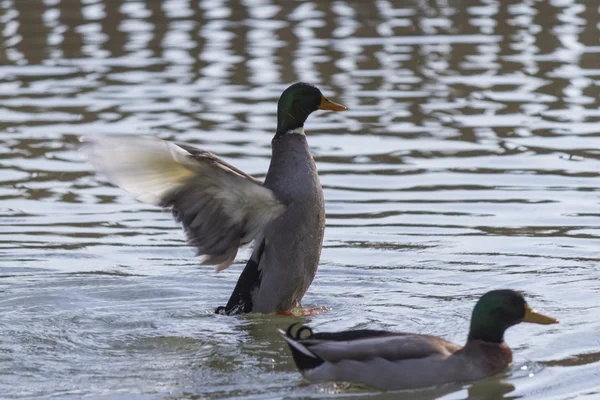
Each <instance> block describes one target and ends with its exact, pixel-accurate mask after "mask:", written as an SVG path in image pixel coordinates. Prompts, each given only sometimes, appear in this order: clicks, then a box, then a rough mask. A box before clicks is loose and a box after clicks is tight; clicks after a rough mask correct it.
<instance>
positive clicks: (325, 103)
mask: <svg viewBox="0 0 600 400" xmlns="http://www.w3.org/2000/svg"><path fill="white" fill-rule="evenodd" d="M347 109H348V108H347V107H346V106H343V105H341V104H338V103H336V102H334V101H331V100H329V99H328V98H327V97H325V96H321V103H320V104H319V110H329V111H346V110H347Z"/></svg>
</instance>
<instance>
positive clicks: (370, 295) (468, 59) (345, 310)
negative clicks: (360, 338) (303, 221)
mask: <svg viewBox="0 0 600 400" xmlns="http://www.w3.org/2000/svg"><path fill="white" fill-rule="evenodd" d="M0 10H1V12H0V32H1V35H2V41H3V46H2V47H1V49H0V61H1V63H0V64H1V65H0V131H1V133H0V138H1V141H0V180H1V182H2V185H1V186H0V234H1V236H0V263H1V269H0V393H2V396H1V397H3V398H17V397H24V398H49V397H59V398H80V397H82V396H84V397H86V398H94V399H96V398H117V399H155V398H156V399H158V398H167V399H178V398H192V399H209V398H211V399H213V398H238V399H270V398H273V399H275V398H287V399H307V398H353V399H360V398H369V399H373V398H377V399H379V398H398V396H399V395H398V394H393V395H392V394H381V393H379V392H377V391H374V390H372V389H369V388H361V387H355V386H347V385H334V384H328V383H324V384H317V385H314V384H313V385H308V384H306V382H303V381H302V379H301V377H300V375H299V374H298V373H297V372H296V370H295V369H294V366H293V362H292V359H291V357H290V354H289V352H288V350H287V349H286V348H285V346H284V344H283V342H282V340H281V339H280V338H279V337H278V335H277V333H276V331H275V329H276V328H277V327H285V326H287V325H288V324H290V323H291V322H294V321H298V320H303V321H305V322H309V323H310V324H311V326H313V327H314V328H316V329H317V330H340V329H348V328H359V327H368V328H385V329H396V330H403V331H414V332H419V333H426V334H437V335H441V336H443V337H445V338H447V339H449V340H453V341H457V342H463V341H464V340H465V337H466V334H467V324H468V319H469V316H470V311H471V308H472V307H473V305H474V302H475V300H476V299H477V297H478V296H479V295H480V294H482V293H484V292H485V291H487V290H489V289H492V288H513V289H517V290H520V291H522V292H524V293H525V295H526V297H527V298H528V299H529V302H530V304H531V305H532V306H533V307H534V308H537V309H538V310H540V311H542V312H544V313H546V314H549V315H552V316H554V317H556V318H558V319H559V320H560V324H559V325H553V326H537V325H526V324H523V325H520V326H517V327H514V328H512V329H510V331H509V332H508V334H507V337H506V339H507V342H508V343H509V345H510V346H511V347H512V348H513V350H514V351H515V361H514V364H513V366H512V367H511V368H509V369H508V370H507V371H506V372H505V373H503V374H501V375H499V376H496V377H493V378H490V379H487V380H485V381H482V382H479V383H475V384H467V385H451V386H448V387H444V388H439V389H430V390H422V391H415V392H409V393H403V394H402V397H403V398H411V399H412V398H414V399H426V398H436V397H438V398H442V399H446V400H451V399H463V398H473V399H475V398H477V399H482V398H485V399H496V398H527V399H544V400H546V399H572V398H582V399H583V398H590V399H592V398H598V396H600V373H599V372H598V360H600V333H599V332H600V322H598V321H600V307H599V305H598V294H599V292H600V280H599V279H598V278H599V273H598V263H599V261H600V251H599V250H598V243H599V242H598V240H599V237H600V212H599V211H598V210H599V208H598V205H599V203H600V190H599V188H600V172H599V171H600V151H599V150H598V149H599V148H600V133H599V132H600V124H599V123H598V122H599V120H600V112H599V111H598V109H599V106H600V104H599V103H600V101H599V100H598V99H599V94H600V90H599V89H598V88H599V86H598V79H599V78H600V65H599V64H598V59H599V58H598V57H599V55H598V53H599V52H600V42H599V40H598V37H600V36H599V35H600V32H599V28H598V25H597V22H598V21H599V20H600V11H599V8H598V7H597V5H595V4H594V3H593V2H587V1H583V0H580V1H576V0H550V1H494V0H471V1H457V0H445V1H444V0H438V1H433V0H430V1H425V0H423V1H414V2H393V1H384V0H379V1H375V2H367V1H362V0H355V1H331V2H319V4H313V3H310V2H296V1H274V0H231V1H224V0H201V1H198V0H193V1H186V0H168V1H162V2H159V1H156V0H149V1H147V2H133V1H131V2H130V1H128V2H124V1H119V0H105V1H94V0H86V1H81V2H79V1H76V0H63V1H60V2H59V1H58V0H44V1H42V0H3V1H1V2H0ZM300 80H302V81H309V82H312V83H315V84H317V85H318V86H319V87H320V88H321V89H322V90H323V92H324V93H325V95H326V96H328V97H330V98H331V99H333V100H336V101H339V102H341V103H343V104H345V105H347V106H348V107H349V111H348V112H346V113H339V114H338V113H325V112H318V113H315V114H313V115H312V116H311V117H310V119H309V121H308V123H307V125H306V130H307V132H308V135H309V138H308V139H309V143H310V145H311V147H312V149H313V151H314V155H315V157H316V159H317V164H318V167H319V170H320V176H321V181H322V184H323V187H324V190H325V198H326V208H327V229H326V236H325V244H324V249H323V255H322V259H321V265H320V269H319V273H318V274H317V278H316V280H315V282H314V283H313V285H312V286H311V288H310V289H309V292H308V294H307V295H306V297H305V299H304V305H305V306H307V307H326V308H327V309H329V311H328V312H326V313H323V314H320V315H318V316H315V317H312V318H303V319H299V318H290V317H281V316H264V315H252V316H240V317H224V316H216V315H213V314H212V310H213V309H214V307H216V306H219V305H224V304H225V302H226V300H227V299H228V297H229V294H230V291H231V290H232V288H233V286H234V284H235V281H236V279H237V276H238V275H239V273H240V271H241V269H242V267H243V264H244V260H245V259H246V258H247V257H248V254H249V252H248V250H246V251H243V252H241V253H240V254H239V260H238V262H237V263H236V264H235V265H234V266H232V267H231V268H230V269H229V270H226V271H224V272H221V273H215V272H213V269H212V267H210V266H200V265H199V259H197V258H194V257H193V254H194V252H193V250H192V249H190V248H189V247H187V246H186V245H185V243H184V235H183V233H182V231H181V229H180V228H179V227H178V226H177V224H176V223H175V222H174V221H173V220H172V218H171V217H170V215H169V214H168V213H165V212H162V211H160V210H158V209H156V208H154V207H151V206H147V205H144V204H140V203H138V202H136V201H135V200H134V199H132V197H131V196H130V195H128V194H127V193H125V192H124V191H122V190H120V189H118V188H115V187H113V186H111V185H110V184H108V183H107V182H106V181H105V180H104V179H103V178H102V177H98V176H96V175H94V174H93V173H92V171H91V170H90V168H89V167H88V166H87V165H86V163H85V162H84V161H83V160H82V157H81V155H80V154H79V153H78V151H77V147H78V137H79V136H81V135H89V136H93V135H102V134H107V133H125V134H146V135H153V136H157V137H160V138H163V139H168V140H177V141H181V142H188V143H192V144H195V145H198V146H200V147H203V148H206V149H208V150H211V151H213V152H215V153H217V154H219V155H221V156H223V157H224V158H225V159H226V160H227V161H229V162H231V163H233V164H234V165H236V166H237V167H239V168H241V169H243V170H245V171H246V172H248V173H250V174H253V175H255V176H257V177H264V174H265V172H266V170H267V167H268V163H269V158H270V140H271V138H272V136H273V133H274V128H275V124H276V121H275V112H276V101H277V98H278V96H279V94H280V93H281V91H282V90H283V89H284V88H285V87H286V86H287V85H288V84H290V83H292V82H295V81H300Z"/></svg>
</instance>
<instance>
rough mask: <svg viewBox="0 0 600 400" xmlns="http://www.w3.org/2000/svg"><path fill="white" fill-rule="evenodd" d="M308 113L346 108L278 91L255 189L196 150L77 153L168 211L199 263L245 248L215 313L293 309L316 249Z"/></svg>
mask: <svg viewBox="0 0 600 400" xmlns="http://www.w3.org/2000/svg"><path fill="white" fill-rule="evenodd" d="M316 110H331V111H344V110H346V107H344V106H342V105H340V104H337V103H335V102H333V101H331V100H328V99H327V98H326V97H325V96H323V95H322V94H321V91H320V90H319V89H318V88H316V87H315V86H313V85H310V84H308V83H302V82H300V83H296V84H293V85H291V86H290V87H288V88H287V89H286V90H285V91H284V92H283V94H282V95H281V97H280V98H279V103H278V106H277V130H276V132H275V137H274V138H273V141H272V158H271V164H270V166H269V171H268V172H267V176H266V179H265V182H264V183H263V182H261V181H259V180H257V179H255V178H253V177H251V176H250V175H248V174H246V173H244V172H242V171H240V170H239V169H237V168H235V167H234V166H232V165H230V164H228V163H227V162H225V161H223V160H222V159H220V158H219V157H217V156H216V155H214V154H212V153H209V152H207V151H205V150H201V149H198V148H195V147H193V146H189V145H185V144H176V143H171V142H166V141H163V140H159V139H155V138H149V137H140V136H123V135H111V136H104V137H98V138H84V146H83V149H84V152H85V153H86V154H87V156H88V159H89V160H90V162H91V163H92V165H93V166H95V168H97V169H98V170H99V171H101V172H102V173H104V174H105V175H106V176H107V177H108V178H109V179H110V180H111V181H112V182H113V183H115V184H116V185H118V186H120V187H122V188H123V189H125V190H127V191H129V192H130V193H132V194H133V195H134V196H136V198H137V199H138V200H141V201H143V202H146V203H150V204H154V205H156V206H160V207H164V208H167V209H170V210H172V212H173V215H174V217H175V218H176V219H177V221H179V222H181V223H182V224H183V227H184V229H185V233H186V235H187V239H188V241H189V243H190V244H191V245H193V246H195V247H196V248H197V251H198V254H199V255H205V258H204V259H203V261H202V264H213V265H217V267H216V269H217V271H220V270H223V269H225V268H227V267H229V265H231V263H232V262H233V260H234V259H235V256H236V254H237V251H238V248H239V247H240V246H242V245H245V244H248V243H250V242H252V241H254V243H255V246H254V249H253V252H252V256H251V257H250V259H249V261H248V263H247V264H246V267H245V268H244V270H243V272H242V274H241V275H240V277H239V279H238V282H237V285H236V286H235V289H234V290H233V293H232V295H231V297H230V299H229V301H228V302H227V305H226V306H225V307H218V308H217V310H216V312H218V313H223V314H235V313H248V312H254V313H272V312H284V311H286V310H289V309H290V308H294V307H299V306H300V300H302V297H303V296H304V293H305V292H306V290H307V289H308V287H309V286H310V284H311V283H312V281H313V278H314V276H315V273H316V271H317V266H318V263H319V257H320V254H321V247H322V244H323V233H324V229H325V210H324V201H323V189H322V188H321V184H320V183H319V178H318V174H317V168H316V165H315V161H314V159H313V157H312V155H311V152H310V148H309V147H308V143H307V141H306V135H305V133H304V122H305V121H306V119H307V118H308V116H309V115H310V114H311V113H312V112H313V111H316Z"/></svg>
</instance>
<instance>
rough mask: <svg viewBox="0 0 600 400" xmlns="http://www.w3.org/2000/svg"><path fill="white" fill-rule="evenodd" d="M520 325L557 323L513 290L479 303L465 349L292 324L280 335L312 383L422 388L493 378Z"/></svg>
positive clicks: (405, 336) (437, 341)
mask: <svg viewBox="0 0 600 400" xmlns="http://www.w3.org/2000/svg"><path fill="white" fill-rule="evenodd" d="M521 322H529V323H535V324H555V323H558V321H557V320H556V319H554V318H552V317H549V316H546V315H543V314H540V313H538V312H535V311H533V310H532V309H531V308H530V307H529V305H528V304H527V302H526V301H525V299H524V298H523V296H522V295H521V294H520V293H518V292H516V291H513V290H494V291H490V292H487V293H486V294H484V295H483V296H482V297H481V298H480V299H479V301H477V303H476V304H475V307H474V309H473V313H472V316H471V325H470V329H469V335H468V337H467V342H466V344H465V345H464V346H460V345H458V344H454V343H451V342H449V341H446V340H444V339H442V338H440V337H436V336H429V335H419V334H413V333H397V332H390V331H384V330H370V329H361V330H348V331H342V332H320V333H314V332H313V331H312V330H311V329H310V328H309V327H307V326H301V327H300V328H298V329H297V330H296V331H295V332H294V328H295V326H297V325H298V324H293V325H291V326H290V327H289V328H288V329H287V331H283V330H281V329H279V333H280V334H281V335H282V336H283V338H284V339H285V341H286V342H287V344H288V346H289V348H290V350H291V352H292V357H293V360H294V362H295V364H296V367H297V368H298V369H299V370H300V372H301V374H302V375H303V376H304V378H305V379H307V380H308V381H311V382H317V381H340V382H352V383H361V384H365V385H369V386H371V387H374V388H377V389H381V390H400V389H418V388H425V387H430V386H438V385H443V384H448V383H458V382H468V381H475V380H479V379H483V378H486V377H488V376H492V375H495V374H497V373H499V372H500V371H502V370H503V369H504V368H506V367H507V366H508V365H509V364H511V363H512V352H511V350H510V348H509V347H508V345H507V344H506V343H505V342H504V332H505V331H506V330H507V329H508V328H510V327H511V326H513V325H517V324H519V323H521Z"/></svg>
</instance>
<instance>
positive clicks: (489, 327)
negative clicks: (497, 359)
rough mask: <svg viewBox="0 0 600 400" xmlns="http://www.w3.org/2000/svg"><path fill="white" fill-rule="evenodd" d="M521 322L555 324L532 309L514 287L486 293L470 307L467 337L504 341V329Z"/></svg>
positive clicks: (496, 341)
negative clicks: (469, 326)
mask: <svg viewBox="0 0 600 400" xmlns="http://www.w3.org/2000/svg"><path fill="white" fill-rule="evenodd" d="M521 322H531V323H534V324H556V323H558V321H557V320H555V319H554V318H552V317H548V316H546V315H543V314H540V313H537V312H535V311H533V310H532V309H531V308H530V307H529V306H528V305H527V302H526V301H525V299H524V298H523V296H522V295H521V294H520V293H517V292H515V291H514V290H493V291H491V292H487V293H486V294H484V295H483V296H482V297H481V299H479V301H478V302H477V304H476V305H475V308H474V309H473V315H472V316H471V329H470V331H469V339H468V340H484V341H486V342H493V343H501V342H502V341H503V340H504V331H506V330H507V329H508V328H510V327H511V326H513V325H516V324H519V323H521Z"/></svg>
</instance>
